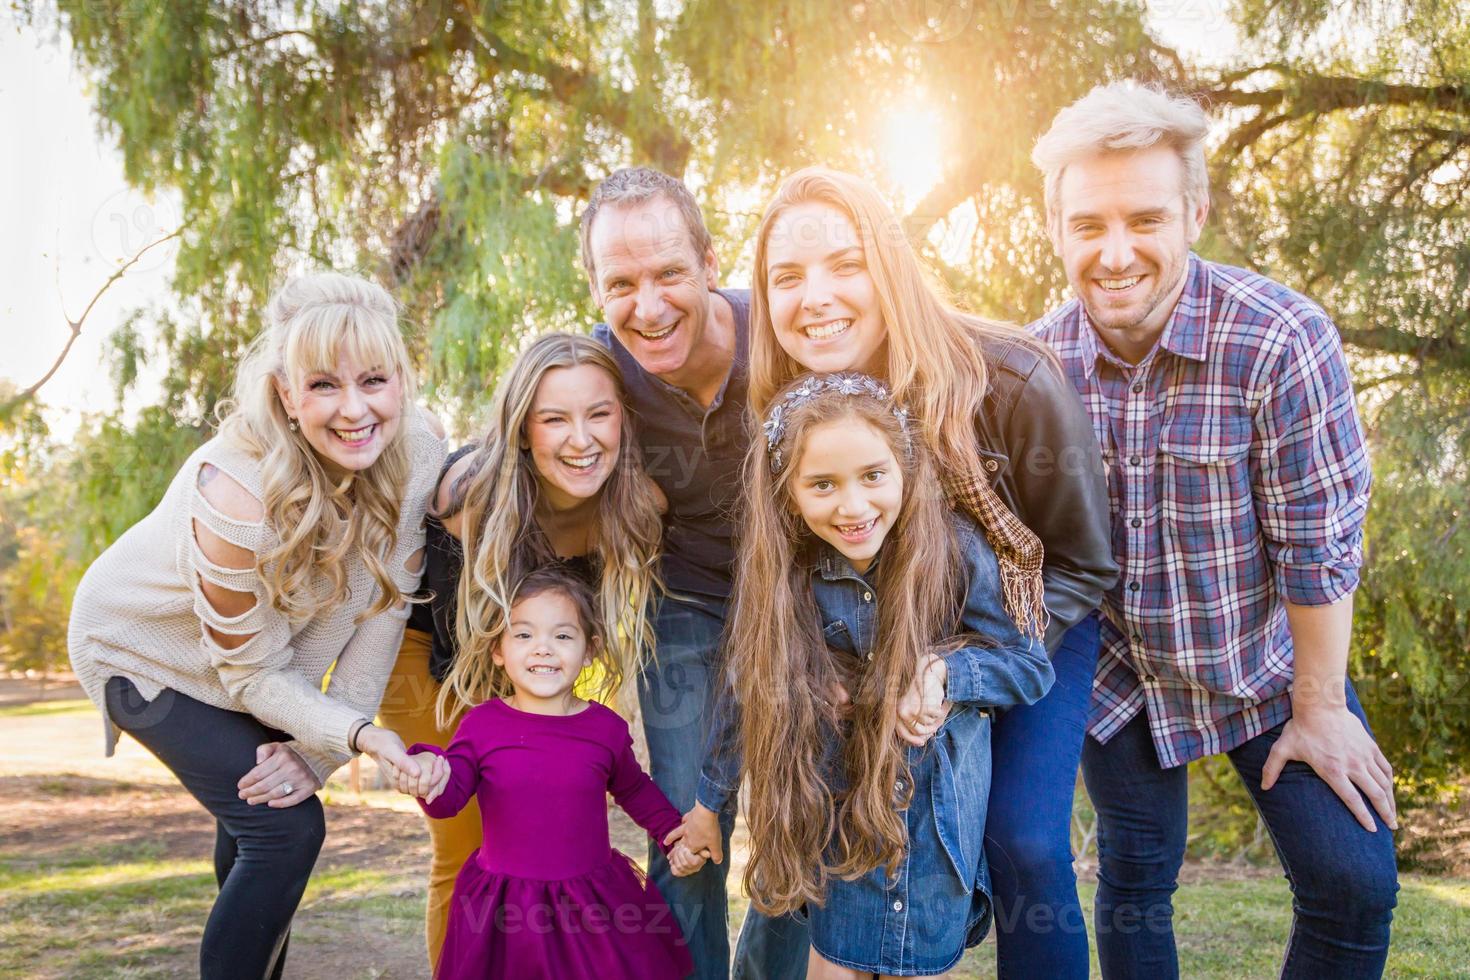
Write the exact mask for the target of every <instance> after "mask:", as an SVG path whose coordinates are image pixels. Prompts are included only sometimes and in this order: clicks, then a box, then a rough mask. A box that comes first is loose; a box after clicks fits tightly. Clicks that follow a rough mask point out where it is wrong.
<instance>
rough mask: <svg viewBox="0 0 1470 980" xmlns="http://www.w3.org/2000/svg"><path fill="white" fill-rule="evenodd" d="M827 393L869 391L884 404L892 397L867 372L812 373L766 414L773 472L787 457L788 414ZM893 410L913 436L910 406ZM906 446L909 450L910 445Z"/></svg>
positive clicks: (765, 429) (858, 393)
mask: <svg viewBox="0 0 1470 980" xmlns="http://www.w3.org/2000/svg"><path fill="white" fill-rule="evenodd" d="M828 393H834V394H839V395H848V396H852V395H867V396H868V397H869V398H873V399H875V400H877V401H879V402H883V403H884V404H887V403H888V401H889V395H888V388H887V387H886V386H885V385H883V383H882V382H880V381H876V380H874V379H873V378H870V377H869V376H868V375H866V374H857V373H856V372H848V371H844V372H842V373H839V374H814V375H811V376H810V377H808V378H807V379H806V380H805V381H803V382H802V383H801V384H799V385H797V386H796V387H795V388H792V389H791V390H790V391H788V392H786V394H785V395H783V396H782V397H781V400H780V401H778V402H776V404H775V405H772V406H771V410H770V412H768V413H767V415H766V420H765V421H764V422H762V423H761V429H763V430H764V431H765V434H766V454H767V455H768V456H769V457H770V461H771V472H772V473H779V472H781V464H782V462H783V461H784V450H782V448H781V440H782V439H783V438H785V436H786V416H787V415H788V414H789V413H790V412H791V411H792V410H793V409H796V408H799V407H800V406H802V405H805V404H806V403H807V402H809V401H812V400H813V399H814V398H816V397H817V396H819V395H825V394H828ZM892 410H893V417H894V418H896V419H898V425H899V428H900V429H902V430H903V436H904V440H905V442H907V441H908V440H909V439H910V438H911V436H910V434H909V412H908V409H906V408H904V407H903V406H902V405H894V406H892ZM904 448H905V450H907V449H908V448H909V447H908V446H905V447H904Z"/></svg>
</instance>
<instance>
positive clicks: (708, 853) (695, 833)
mask: <svg viewBox="0 0 1470 980" xmlns="http://www.w3.org/2000/svg"><path fill="white" fill-rule="evenodd" d="M664 843H665V844H667V845H669V846H670V847H671V848H672V850H671V851H670V852H669V867H670V868H671V869H673V871H674V874H676V875H677V874H679V873H680V872H679V871H678V869H677V868H676V867H675V865H674V853H675V852H677V851H678V850H679V848H681V847H682V848H683V849H684V850H685V851H686V852H687V853H688V855H689V856H691V857H693V858H695V859H696V860H698V861H699V864H697V865H695V866H694V867H692V868H690V869H689V870H688V871H686V872H684V874H693V873H694V872H695V871H698V870H699V869H700V868H701V867H702V866H703V865H704V862H705V860H706V859H707V860H710V861H713V862H715V864H719V863H720V862H722V861H723V860H725V851H724V842H723V840H722V839H721V835H720V815H719V814H718V813H716V812H715V811H713V810H711V809H709V808H707V807H705V806H704V805H703V804H701V803H696V804H694V806H693V807H691V808H690V810H689V812H688V813H686V814H684V822H683V823H681V824H679V826H677V827H675V828H674V829H673V830H671V831H669V834H668V836H667V837H665V838H664Z"/></svg>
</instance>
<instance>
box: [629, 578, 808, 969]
mask: <svg viewBox="0 0 1470 980" xmlns="http://www.w3.org/2000/svg"><path fill="white" fill-rule="evenodd" d="M724 628H725V606H724V603H722V602H720V601H719V600H718V599H715V598H711V597H705V596H700V597H698V601H689V602H686V601H682V600H679V599H672V598H666V599H664V600H663V602H662V603H660V605H659V610H658V615H657V617H656V618H655V620H654V634H655V637H656V639H657V644H658V645H657V657H656V660H655V662H653V663H651V664H650V665H649V666H648V669H647V670H645V671H644V672H643V674H642V675H641V676H640V677H639V678H638V701H639V705H640V707H641V709H642V711H643V731H644V734H645V735H646V736H647V738H648V760H649V770H650V771H649V775H651V776H652V777H653V781H654V782H655V783H657V784H658V788H659V789H661V790H663V791H664V795H665V796H667V797H668V798H669V801H670V802H671V803H673V804H674V806H676V807H677V808H678V809H679V812H680V813H685V812H687V811H688V810H689V808H690V807H692V806H694V794H695V790H696V789H697V788H698V787H699V774H700V769H701V767H702V765H703V763H704V742H705V725H706V723H707V719H708V718H709V707H710V703H711V698H713V697H714V694H715V685H714V680H715V678H716V671H717V667H716V664H717V663H718V660H717V657H718V655H719V647H720V637H721V634H722V633H723V632H724ZM734 827H735V810H734V803H733V800H732V803H731V806H730V807H728V808H727V809H726V810H725V812H724V813H721V814H720V828H721V830H723V831H724V848H725V862H724V863H723V864H715V863H714V862H713V861H711V862H709V863H707V864H705V866H704V867H703V868H702V869H700V871H699V872H698V873H697V874H693V875H690V876H689V877H687V878H676V877H674V874H673V872H672V871H670V870H669V862H668V859H667V858H665V857H664V855H663V852H662V851H660V850H659V849H658V848H657V847H656V846H654V845H653V844H650V845H649V850H648V872H649V877H651V878H652V879H653V883H654V884H655V885H656V886H658V890H659V892H660V894H662V895H663V897H664V901H666V902H668V903H669V907H670V908H672V909H673V911H674V918H675V919H677V920H678V922H679V927H680V928H681V929H682V930H683V932H684V939H685V940H686V941H687V942H688V944H689V953H690V955H691V956H692V957H693V958H694V971H695V976H697V977H699V978H701V980H715V978H718V980H726V977H728V976H729V973H730V938H729V933H728V924H727V923H728V910H727V907H726V900H725V878H726V870H727V869H728V868H729V862H730V833H731V831H732V830H733V829H734ZM807 942H808V940H807V934H806V929H805V926H798V925H797V924H796V923H795V922H794V921H793V920H789V919H779V920H772V919H769V918H767V917H766V916H763V915H760V914H759V913H756V912H753V911H752V912H751V913H750V914H748V915H747V916H746V918H745V923H744V925H743V926H742V928H741V933H740V944H739V949H738V955H737V962H736V966H735V975H736V976H737V977H749V978H752V980H755V978H765V977H771V978H781V980H786V978H800V977H803V976H805V975H806V957H807Z"/></svg>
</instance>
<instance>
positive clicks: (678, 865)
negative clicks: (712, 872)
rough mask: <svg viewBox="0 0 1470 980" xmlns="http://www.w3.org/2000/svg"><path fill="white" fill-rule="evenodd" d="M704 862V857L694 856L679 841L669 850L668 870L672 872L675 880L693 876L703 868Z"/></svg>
mask: <svg viewBox="0 0 1470 980" xmlns="http://www.w3.org/2000/svg"><path fill="white" fill-rule="evenodd" d="M705 860H706V859H705V857H704V855H702V854H695V853H694V852H693V851H691V850H689V848H687V847H685V846H684V842H683V841H679V842H678V843H677V844H675V845H674V846H673V847H672V848H670V849H669V870H670V871H672V872H674V877H676V878H683V877H686V876H687V875H692V874H694V872H696V871H698V870H699V869H700V868H702V867H704V862H705Z"/></svg>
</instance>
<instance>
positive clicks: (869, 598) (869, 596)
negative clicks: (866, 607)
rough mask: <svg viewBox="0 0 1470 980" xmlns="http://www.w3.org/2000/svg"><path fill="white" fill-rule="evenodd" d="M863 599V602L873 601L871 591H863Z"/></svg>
mask: <svg viewBox="0 0 1470 980" xmlns="http://www.w3.org/2000/svg"><path fill="white" fill-rule="evenodd" d="M863 601H864V602H872V601H873V593H871V592H864V593H863Z"/></svg>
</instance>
